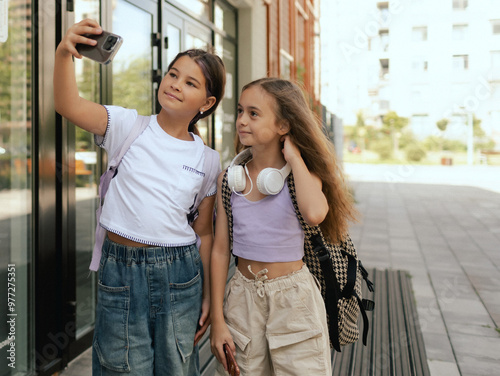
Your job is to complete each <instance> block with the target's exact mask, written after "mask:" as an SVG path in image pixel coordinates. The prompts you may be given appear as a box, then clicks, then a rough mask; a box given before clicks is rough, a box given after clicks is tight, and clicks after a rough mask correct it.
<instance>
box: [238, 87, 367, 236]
mask: <svg viewBox="0 0 500 376" xmlns="http://www.w3.org/2000/svg"><path fill="white" fill-rule="evenodd" d="M253 86H259V87H261V88H262V89H263V90H264V91H266V92H267V93H268V94H269V95H271V96H272V97H273V98H274V100H275V106H274V111H275V116H276V119H277V121H278V122H281V121H286V122H287V123H288V124H289V126H290V131H289V132H288V134H289V136H290V138H291V140H292V141H293V143H294V144H295V145H297V147H298V148H299V150H300V153H301V155H302V158H303V160H304V162H305V164H306V166H307V168H308V169H309V171H310V172H312V173H314V174H316V175H317V176H318V177H319V178H320V179H321V181H322V183H323V188H322V189H323V193H324V194H325V196H326V199H327V201H328V206H329V210H328V213H327V215H326V218H325V219H324V221H323V222H322V223H321V224H320V227H321V231H322V232H323V235H324V236H325V237H326V238H327V239H328V240H330V241H333V242H338V241H342V240H343V239H344V237H345V235H346V234H347V232H348V228H349V221H356V220H357V216H358V212H357V210H356V208H355V206H354V201H353V197H352V195H351V193H350V191H349V189H348V187H347V184H346V181H345V179H344V175H343V172H342V169H341V167H340V166H339V164H338V163H337V158H336V154H335V150H334V147H333V144H332V143H331V141H330V140H329V139H328V138H327V136H326V135H325V134H324V133H323V130H322V125H321V121H320V119H319V118H318V116H317V115H316V114H315V113H314V112H312V111H311V109H310V107H309V106H308V104H307V101H306V99H305V97H304V94H303V92H302V90H301V89H300V87H299V86H298V85H296V84H294V83H292V82H291V81H288V80H284V79H280V78H272V77H267V78H261V79H258V80H256V81H252V82H250V83H249V84H247V85H245V86H244V87H243V89H242V92H243V91H245V90H246V89H248V88H250V87H253ZM243 148H244V147H243V145H242V144H241V143H240V142H239V139H237V140H236V151H237V153H238V152H240V151H241V150H242V149H243Z"/></svg>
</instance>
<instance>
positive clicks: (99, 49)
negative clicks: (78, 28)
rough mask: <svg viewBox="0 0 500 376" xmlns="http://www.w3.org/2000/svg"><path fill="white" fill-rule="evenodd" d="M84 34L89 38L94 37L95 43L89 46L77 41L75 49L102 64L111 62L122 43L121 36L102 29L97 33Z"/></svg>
mask: <svg viewBox="0 0 500 376" xmlns="http://www.w3.org/2000/svg"><path fill="white" fill-rule="evenodd" d="M85 36H86V37H87V38H90V39H95V40H96V41H97V44H96V45H94V46H90V45H88V44H80V43H78V44H77V45H76V49H77V50H78V52H79V53H80V54H81V55H83V56H85V57H87V58H89V59H92V60H94V61H97V62H98V63H101V64H104V65H106V64H109V63H111V61H112V60H113V58H114V57H115V55H116V53H117V52H118V49H119V48H120V46H121V45H122V43H123V38H122V37H121V36H119V35H116V34H113V33H110V32H108V31H103V32H102V33H101V34H99V35H85Z"/></svg>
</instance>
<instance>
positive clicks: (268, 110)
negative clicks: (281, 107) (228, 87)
mask: <svg viewBox="0 0 500 376" xmlns="http://www.w3.org/2000/svg"><path fill="white" fill-rule="evenodd" d="M275 106H276V101H275V99H274V98H273V97H272V96H271V95H269V94H268V93H267V92H266V91H265V90H263V89H262V88H261V87H260V86H251V87H249V88H248V89H246V90H245V91H243V92H242V93H241V97H240V101H239V103H238V118H237V120H236V130H237V132H238V136H239V138H240V142H241V143H242V144H243V145H245V146H256V145H266V144H269V143H273V142H279V140H280V138H281V136H282V135H284V134H285V133H286V130H284V129H281V128H280V126H279V124H278V122H277V119H276V115H275V112H274V109H275Z"/></svg>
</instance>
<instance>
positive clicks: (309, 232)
mask: <svg viewBox="0 0 500 376" xmlns="http://www.w3.org/2000/svg"><path fill="white" fill-rule="evenodd" d="M287 182H288V190H289V191H290V197H291V198H292V202H293V207H294V209H295V214H296V215H297V218H298V219H299V222H300V225H301V226H302V229H303V230H304V237H305V239H304V261H305V262H306V264H307V266H308V268H309V269H310V271H311V273H312V274H313V275H314V276H315V277H316V278H317V279H318V281H319V282H320V285H321V286H322V289H321V293H322V295H323V299H324V301H325V308H326V312H327V317H328V331H329V335H330V342H331V344H332V346H333V348H334V349H335V350H337V351H338V352H340V341H339V321H338V320H339V317H338V316H339V314H338V301H339V300H340V299H341V298H346V299H349V298H351V297H352V296H354V297H355V298H356V300H357V301H358V306H359V309H360V311H361V315H362V317H363V343H364V344H365V345H366V341H367V337H368V325H369V324H368V317H367V315H366V312H365V308H366V307H367V305H365V304H363V303H364V301H362V300H361V299H360V298H359V296H358V294H357V293H356V291H355V285H356V279H357V273H358V260H357V258H356V257H355V251H354V245H353V244H352V241H351V238H350V237H349V236H348V235H347V237H346V239H345V240H344V241H343V242H341V244H331V245H330V246H326V241H325V239H324V236H323V234H322V232H321V228H320V227H319V226H314V227H313V226H310V225H309V224H307V222H306V221H305V220H304V218H303V217H302V214H301V213H300V210H299V206H298V203H297V196H296V193H295V183H294V180H293V174H290V175H289V176H288V180H287ZM336 254H337V256H338V257H347V269H346V270H342V273H344V274H345V275H344V276H343V280H345V283H344V286H343V287H342V288H341V285H340V284H341V281H339V280H338V279H337V276H336V274H335V270H336V269H335V267H334V262H336V261H335V260H336V259H337V257H335V255H336ZM318 264H319V267H318ZM363 270H364V269H363ZM364 272H365V273H366V270H364ZM367 276H368V273H366V277H367ZM363 278H365V277H364V275H363ZM365 280H367V278H365ZM370 283H371V282H370ZM372 303H373V302H372Z"/></svg>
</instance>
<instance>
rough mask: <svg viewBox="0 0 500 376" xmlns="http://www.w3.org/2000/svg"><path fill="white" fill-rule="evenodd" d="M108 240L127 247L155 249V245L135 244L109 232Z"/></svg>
mask: <svg viewBox="0 0 500 376" xmlns="http://www.w3.org/2000/svg"><path fill="white" fill-rule="evenodd" d="M108 238H109V240H111V241H112V242H115V243H118V244H121V245H125V246H127V247H155V246H154V245H150V244H144V243H138V242H135V241H133V240H130V239H127V238H124V237H123V236H121V235H118V234H115V233H114V232H111V231H108Z"/></svg>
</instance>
